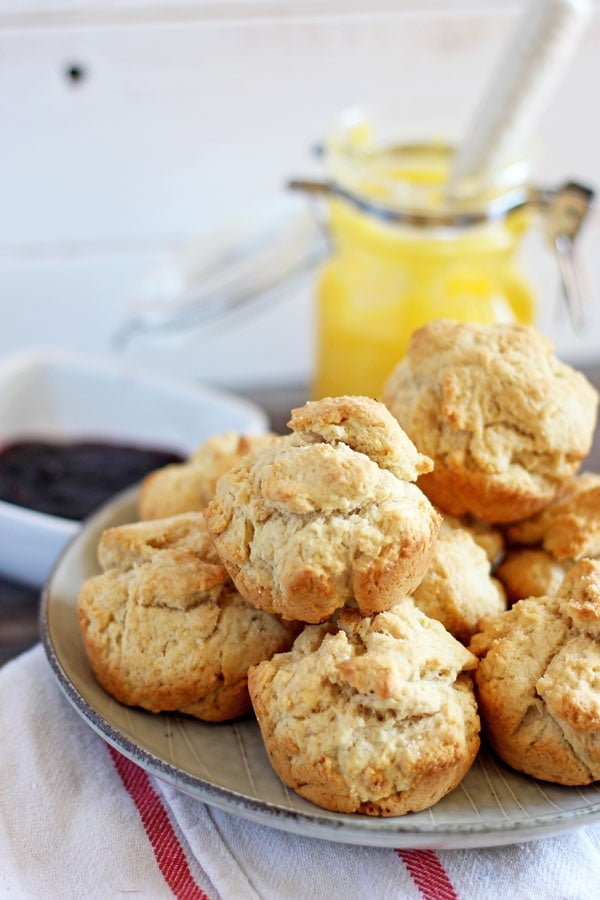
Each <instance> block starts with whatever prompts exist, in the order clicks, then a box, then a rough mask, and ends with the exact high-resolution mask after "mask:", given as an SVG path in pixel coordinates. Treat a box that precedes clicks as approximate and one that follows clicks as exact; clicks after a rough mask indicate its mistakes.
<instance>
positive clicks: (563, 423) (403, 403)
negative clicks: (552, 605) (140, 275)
mask: <svg viewBox="0 0 600 900" xmlns="http://www.w3.org/2000/svg"><path fill="white" fill-rule="evenodd" d="M383 400H384V402H385V403H386V405H387V406H388V407H389V409H390V410H391V411H392V413H393V414H394V415H395V416H396V418H397V419H398V421H399V422H400V425H401V426H402V427H403V428H404V430H405V431H406V433H407V434H408V436H409V437H410V438H411V440H412V441H413V442H414V443H415V445H416V446H417V447H418V449H419V450H420V451H421V452H422V453H425V454H426V455H427V456H429V457H430V458H431V459H432V460H433V461H434V466H435V467H434V470H433V471H432V472H431V473H428V474H426V475H423V476H422V477H421V478H420V479H419V485H420V486H421V487H422V489H423V490H424V491H425V493H426V494H427V495H428V496H429V498H430V499H431V500H432V502H433V503H434V504H435V505H436V506H438V507H439V508H440V509H441V510H443V511H444V512H446V513H449V514H451V515H464V514H467V513H470V514H473V515H475V516H477V517H478V518H480V519H483V520H484V521H487V522H497V523H501V522H515V521H517V520H519V519H524V518H527V517H529V516H531V515H533V514H535V513H537V512H539V511H540V510H541V509H543V507H544V506H546V505H547V504H548V503H549V502H550V501H551V500H552V499H553V498H554V497H555V495H556V494H557V492H558V491H559V489H560V488H561V487H562V486H563V485H564V483H565V482H566V481H567V480H568V479H569V478H571V477H572V476H573V475H574V474H575V472H576V471H577V469H578V467H579V465H580V463H581V460H582V459H583V458H584V457H585V456H586V455H587V453H588V452H589V450H590V447H591V442H592V437H593V433H594V428H595V424H596V412H597V403H598V395H597V392H596V390H595V388H594V387H593V386H592V385H591V384H590V383H589V381H587V379H586V378H585V376H584V375H583V374H582V373H580V372H577V371H575V370H574V369H572V368H570V367H569V366H567V365H566V364H564V363H562V362H560V361H559V360H558V359H557V358H556V356H555V355H554V353H553V347H552V344H551V342H550V341H549V340H548V339H547V338H545V337H544V336H543V335H542V334H540V333H539V332H538V331H537V330H536V329H535V328H533V327H532V326H526V325H499V324H496V325H476V324H469V323H459V322H453V321H450V320H446V319H441V320H437V321H435V322H432V323H430V324H428V325H425V326H424V327H422V328H420V329H418V330H417V331H415V332H414V333H413V335H412V337H411V340H410V342H409V346H408V350H407V355H406V357H405V359H404V360H403V361H402V362H401V363H400V364H399V365H398V366H397V367H396V369H395V370H394V372H393V373H392V374H391V376H390V377H389V379H388V381H387V382H386V385H385V387H384V391H383Z"/></svg>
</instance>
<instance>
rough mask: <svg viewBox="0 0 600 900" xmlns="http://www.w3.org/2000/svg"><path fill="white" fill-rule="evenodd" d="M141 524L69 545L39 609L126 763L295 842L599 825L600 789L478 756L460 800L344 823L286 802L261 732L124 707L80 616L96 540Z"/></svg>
mask: <svg viewBox="0 0 600 900" xmlns="http://www.w3.org/2000/svg"><path fill="white" fill-rule="evenodd" d="M134 516H135V492H131V491H128V492H127V493H125V494H123V495H121V496H119V497H117V498H115V500H114V501H112V502H111V503H109V504H108V505H106V506H104V507H103V508H102V509H100V510H99V511H98V512H97V513H96V514H95V515H94V516H93V517H92V518H91V519H90V520H89V521H88V522H87V523H86V524H85V526H84V528H83V529H82V530H81V532H80V533H79V534H78V535H77V537H76V538H75V540H74V541H73V542H72V543H71V544H70V545H69V547H68V548H67V550H66V551H65V553H64V555H63V556H62V557H61V559H60V561H59V562H58V565H57V566H56V568H55V570H54V572H53V574H52V576H51V578H50V580H49V582H48V584H47V585H46V588H45V591H44V596H43V600H42V613H41V625H42V629H41V633H42V640H43V643H44V646H45V649H46V653H47V655H48V659H49V661H50V664H51V666H52V669H53V671H54V674H55V676H56V678H57V680H58V683H59V685H60V687H61V688H62V690H63V692H64V693H65V695H66V697H67V698H68V699H69V701H70V702H71V703H72V704H73V706H74V707H75V709H76V710H77V712H78V713H79V714H80V715H81V716H82V717H83V719H84V720H85V721H86V722H87V723H88V724H89V725H90V726H91V727H92V728H93V729H94V730H95V731H96V732H98V734H100V735H102V737H104V738H105V739H106V740H107V741H108V742H109V743H110V744H112V745H113V746H114V747H116V748H117V749H118V750H120V751H121V752H122V753H123V754H124V755H125V756H127V757H129V758H130V759H132V760H134V762H136V763H138V764H139V765H140V766H142V768H144V769H146V770H147V771H148V772H151V773H153V774H155V775H156V776H158V777H159V778H161V779H163V780H164V781H168V782H170V783H172V784H174V785H176V786H177V787H178V788H179V789H181V790H182V791H184V792H186V793H188V794H191V795H192V796H194V797H196V798H198V799H199V800H203V801H204V802H206V803H209V804H212V805H214V806H217V807H219V808H221V809H224V810H227V811H228V812H231V813H234V814H237V815H240V816H243V817H245V818H247V819H251V820H253V821H256V822H260V823H262V824H264V825H270V826H272V827H274V828H280V829H284V830H286V831H289V832H292V833H294V834H302V835H308V836H311V837H317V838H324V839H327V840H332V841H339V842H344V843H349V844H362V845H372V846H381V847H405V848H438V849H441V848H456V847H486V846H494V845H501V844H511V843H516V842H519V841H528V840H534V839H537V838H541V837H548V836H549V835H553V834H558V833H560V832H564V831H567V830H569V829H571V828H576V827H577V826H581V825H589V824H591V823H592V822H595V821H597V820H599V819H600V786H599V785H590V786H589V787H585V788H565V787H560V786H558V785H551V784H545V783H543V782H539V781H535V780H534V779H532V778H528V777H526V776H523V775H519V774H518V773H516V772H513V771H512V770H510V769H508V768H507V767H505V766H503V765H502V764H501V763H500V762H499V761H498V760H497V759H496V758H495V757H494V756H493V755H491V754H489V753H487V752H485V751H482V752H481V754H480V756H479V757H478V759H477V761H476V762H475V765H474V766H473V768H472V769H471V771H470V772H469V773H468V775H467V776H466V778H465V779H464V781H463V783H462V785H460V786H459V787H458V788H457V789H456V790H455V791H453V792H452V793H451V794H449V795H448V796H447V797H445V798H444V799H443V800H442V801H440V803H438V804H437V805H436V806H434V807H433V808H432V809H430V810H425V811H424V812H420V813H414V814H411V815H407V816H401V817H397V818H387V819H385V818H379V819H378V818H369V817H368V816H358V815H354V816H351V815H337V814H335V813H328V812H326V811H325V810H321V809H319V808H317V807H316V806H313V805H312V804H311V803H309V802H308V801H306V800H303V799H302V798H301V797H298V796H297V795H296V794H294V793H293V792H291V791H288V790H287V789H286V788H285V787H284V786H283V785H282V783H281V782H280V781H279V779H278V778H277V777H276V775H275V774H274V772H273V770H272V769H271V766H270V764H269V762H268V759H267V756H266V753H265V750H264V746H263V743H262V739H261V737H260V732H259V730H258V726H257V723H256V721H255V720H254V719H253V718H252V717H247V718H245V719H243V720H241V721H238V722H235V723H232V724H224V725H210V724H205V723H202V722H199V721H197V720H195V719H192V718H189V717H185V716H180V715H171V714H169V715H167V714H162V715H152V714H151V713H146V712H144V711H143V710H140V709H130V708H128V707H126V706H122V705H121V704H119V703H117V702H116V701H115V700H113V699H112V698H111V697H110V696H109V695H108V694H106V693H105V692H104V691H103V690H102V688H101V687H100V686H99V685H98V684H97V682H96V681H95V679H94V677H93V675H92V673H91V670H90V667H89V665H88V662H87V659H86V656H85V653H84V650H83V645H82V642H81V636H80V633H79V626H78V622H77V615H76V604H77V593H78V591H79V587H80V585H81V583H82V581H83V579H84V578H86V577H87V576H89V575H91V574H94V573H96V572H97V571H98V567H97V562H96V547H97V544H98V539H99V536H100V533H101V532H102V530H103V529H104V528H107V527H109V526H111V525H114V524H120V523H123V522H127V521H131V520H132V519H133V518H134Z"/></svg>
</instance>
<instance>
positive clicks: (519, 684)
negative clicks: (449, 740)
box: [471, 559, 600, 785]
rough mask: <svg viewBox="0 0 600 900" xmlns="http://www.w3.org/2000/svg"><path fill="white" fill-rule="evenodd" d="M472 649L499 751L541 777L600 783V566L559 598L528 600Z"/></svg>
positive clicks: (573, 580) (586, 565)
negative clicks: (479, 660) (477, 659)
mask: <svg viewBox="0 0 600 900" xmlns="http://www.w3.org/2000/svg"><path fill="white" fill-rule="evenodd" d="M471 649H472V650H473V652H474V653H476V654H477V655H478V656H479V657H481V662H480V664H479V668H478V670H477V673H476V683H477V697H478V702H479V711H480V714H481V718H482V721H483V723H484V726H485V730H486V732H487V734H488V736H489V738H490V741H491V743H492V746H493V747H494V749H495V750H496V752H497V753H498V755H499V756H500V757H501V758H502V759H503V760H504V761H505V762H506V763H508V765H510V766H512V767H513V768H514V769H517V770H519V771H521V772H525V773H526V774H528V775H533V776H534V777H535V778H541V779H543V780H544V781H553V782H557V783H558V784H565V785H583V784H589V783H590V782H592V781H595V780H596V779H598V778H600V691H599V690H598V679H599V677H600V676H599V673H600V561H598V560H589V559H584V560H581V561H580V562H578V563H577V564H576V565H575V566H574V567H573V568H572V569H571V570H570V572H568V574H567V575H566V576H565V578H564V581H563V582H562V585H561V587H560V588H559V591H558V593H557V594H556V595H555V596H554V597H537V598H534V597H532V598H529V599H527V600H521V601H520V602H519V603H517V604H515V606H513V608H512V609H511V610H510V611H509V612H506V613H503V614H502V615H501V616H499V617H498V618H496V619H495V620H494V621H492V622H489V623H487V624H486V625H485V627H484V629H483V631H482V632H481V633H480V634H478V635H475V637H474V638H473V640H472V642H471Z"/></svg>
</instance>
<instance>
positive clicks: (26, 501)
mask: <svg viewBox="0 0 600 900" xmlns="http://www.w3.org/2000/svg"><path fill="white" fill-rule="evenodd" d="M181 461H182V457H181V456H180V455H179V454H177V453H174V452H172V451H169V450H161V449H155V448H149V449H148V448H144V447H136V446H129V445H126V444H111V443H102V442H100V441H98V442H95V441H78V442H69V443H59V442H51V441H25V440H24V441H18V442H15V443H12V444H8V445H6V446H5V447H2V448H0V500H6V501H7V502H8V503H15V504H17V505H18V506H24V507H26V508H27V509H35V510H37V511H38V512H43V513H48V514H49V515H51V516H62V517H63V518H65V519H76V520H81V519H84V518H85V517H86V516H88V515H89V514H90V513H91V512H93V510H94V509H96V507H98V506H99V505H100V504H101V503H103V502H104V501H105V500H108V499H109V498H110V497H112V496H113V495H114V494H116V493H118V491H120V490H123V489H124V488H126V487H129V486H131V485H133V484H136V483H137V482H138V481H140V480H141V479H142V478H143V477H144V475H147V474H148V472H152V471H153V470H154V469H159V468H161V466H166V465H167V464H168V463H172V462H181Z"/></svg>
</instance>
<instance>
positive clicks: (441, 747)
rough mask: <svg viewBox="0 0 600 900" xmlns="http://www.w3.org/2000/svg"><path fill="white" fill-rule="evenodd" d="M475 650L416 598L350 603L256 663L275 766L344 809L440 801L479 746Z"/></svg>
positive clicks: (389, 810) (376, 810) (287, 779)
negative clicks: (381, 605)
mask: <svg viewBox="0 0 600 900" xmlns="http://www.w3.org/2000/svg"><path fill="white" fill-rule="evenodd" d="M475 665H476V661H475V658H474V657H473V656H472V655H471V654H470V653H469V652H468V651H467V650H466V649H465V648H464V647H462V646H461V645H460V644H459V643H458V642H457V641H455V640H454V639H453V638H452V637H451V636H450V635H449V634H448V632H446V630H445V629H444V628H443V627H442V626H441V625H440V624H439V623H438V622H435V621H433V620H431V619H429V618H428V617H427V616H425V615H423V614H422V613H421V612H420V611H419V610H418V609H417V608H416V607H415V606H414V605H413V604H412V603H411V602H410V601H408V600H407V601H404V602H402V603H400V604H398V605H397V606H395V607H394V608H393V609H391V610H389V611H388V612H384V613H380V614H378V615H376V616H373V617H372V618H366V617H362V616H360V615H359V613H358V612H357V611H356V610H344V611H342V612H341V613H340V614H339V615H338V616H337V617H336V619H335V620H334V621H332V622H329V623H326V624H323V625H320V626H308V627H307V628H305V630H304V631H303V632H302V634H301V635H300V636H299V637H298V638H297V640H296V642H295V644H294V646H293V648H292V650H291V651H290V652H288V653H284V654H277V655H276V656H274V657H273V658H272V660H270V661H268V662H264V663H261V664H260V665H258V666H256V667H253V668H252V669H251V670H250V673H249V688H250V694H251V697H252V703H253V706H254V710H255V712H256V715H257V718H258V722H259V725H260V728H261V732H262V735H263V739H264V742H265V746H266V748H267V752H268V755H269V759H270V760H271V763H272V765H273V768H274V769H275V771H276V773H277V775H278V776H279V777H280V778H281V780H282V781H283V782H284V784H286V785H287V786H288V787H291V788H292V789H293V790H295V791H296V792H297V793H299V794H300V795H301V796H303V797H305V798H306V799H308V800H310V801H311V802H313V803H315V804H317V805H318V806H321V807H324V808H325V809H330V810H334V811H336V812H342V813H354V812H358V813H365V814H367V815H372V816H397V815H403V814H405V813H407V812H411V811H416V810H419V809H425V808H427V807H429V806H432V805H433V804H434V803H436V802H437V801H438V800H440V799H441V798H442V797H443V796H445V795H446V794H447V793H449V792H450V791H451V790H452V789H453V788H454V787H456V785H457V784H458V783H459V782H460V781H461V780H462V778H463V777H464V775H465V774H466V772H467V771H468V769H469V768H470V766H471V764H472V762H473V760H474V758H475V756H476V753H477V750H478V748H479V737H478V733H479V719H478V715H477V709H476V705H475V701H474V696H473V687H472V683H471V679H470V677H469V676H468V675H466V674H464V673H465V671H466V670H469V669H472V668H473V667H474V666H475Z"/></svg>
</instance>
